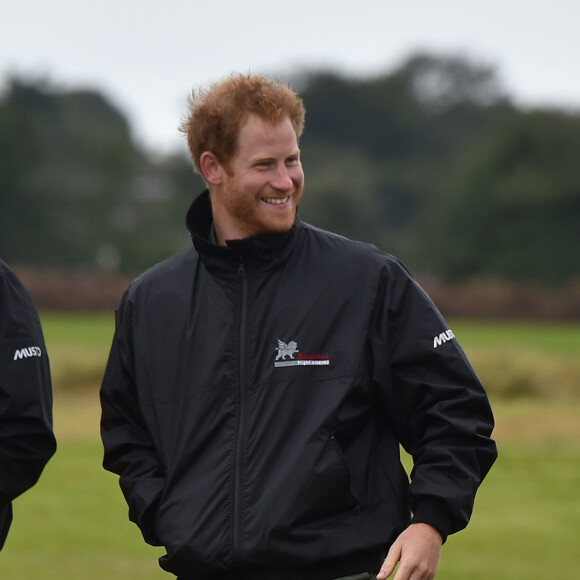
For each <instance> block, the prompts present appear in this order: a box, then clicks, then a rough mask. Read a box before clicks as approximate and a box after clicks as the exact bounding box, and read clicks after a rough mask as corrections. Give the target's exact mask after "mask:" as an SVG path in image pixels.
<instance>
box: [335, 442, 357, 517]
mask: <svg viewBox="0 0 580 580" xmlns="http://www.w3.org/2000/svg"><path fill="white" fill-rule="evenodd" d="M329 444H330V448H331V449H332V450H333V453H334V454H335V455H336V458H337V460H338V464H339V466H340V469H341V470H342V471H343V473H344V477H345V482H346V488H347V490H348V496H349V499H350V501H351V503H352V508H353V510H354V511H355V512H356V513H360V510H361V502H360V496H359V494H358V493H357V491H356V490H355V489H354V487H353V485H352V476H351V471H350V467H349V465H348V462H347V460H346V457H345V455H344V453H343V451H342V448H341V447H340V444H339V443H338V441H337V440H336V437H335V436H334V434H332V435H331V436H330V441H329Z"/></svg>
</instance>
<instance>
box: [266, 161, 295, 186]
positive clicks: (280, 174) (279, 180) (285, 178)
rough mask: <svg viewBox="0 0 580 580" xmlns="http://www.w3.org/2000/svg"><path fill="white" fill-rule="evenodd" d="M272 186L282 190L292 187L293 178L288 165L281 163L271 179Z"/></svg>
mask: <svg viewBox="0 0 580 580" xmlns="http://www.w3.org/2000/svg"><path fill="white" fill-rule="evenodd" d="M271 184H272V187H273V188H275V189H279V190H280V191H288V190H289V189H292V185H293V182H292V178H291V177H290V172H289V171H288V168H287V167H286V165H280V166H279V167H278V168H277V169H276V172H275V174H274V175H273V176H272V180H271Z"/></svg>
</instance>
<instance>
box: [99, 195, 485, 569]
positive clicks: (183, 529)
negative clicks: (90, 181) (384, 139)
mask: <svg viewBox="0 0 580 580" xmlns="http://www.w3.org/2000/svg"><path fill="white" fill-rule="evenodd" d="M211 223H212V222H211V209H210V204H209V199H208V197H207V193H205V194H203V195H202V196H201V197H200V198H198V199H197V200H196V201H195V202H194V203H193V205H192V208H191V209H190V211H189V214H188V226H189V228H190V231H191V232H192V237H193V242H194V246H195V249H194V248H191V249H188V250H186V251H184V252H182V253H180V254H178V255H177V256H174V257H172V258H170V259H169V260H166V261H165V262H162V263H161V264H158V265H157V266H155V267H153V268H152V269H151V270H149V271H148V272H146V273H145V274H143V275H142V276H141V277H139V278H138V279H137V280H136V281H135V282H134V283H133V284H132V285H131V286H130V288H129V289H128V290H127V292H126V293H125V295H124V296H123V298H122V300H121V303H120V305H119V308H118V312H117V330H116V335H115V338H114V342H113V346H112V350H111V354H110V359H109V363H108V367H107V371H106V374H105V378H104V382H103V385H102V390H101V398H102V407H103V415H102V437H103V442H104V447H105V459H104V465H105V468H106V469H108V470H110V471H113V472H115V473H118V474H119V475H120V476H121V478H120V483H121V487H122V490H123V492H124V494H125V497H126V499H127V502H128V504H129V513H130V518H131V519H132V520H133V521H134V522H136V523H137V524H138V525H139V527H140V528H141V531H142V533H143V535H144V537H145V539H146V540H147V541H148V542H150V543H152V544H157V545H163V546H164V547H165V548H166V550H167V555H165V556H163V557H162V558H161V566H162V567H163V568H164V569H165V570H168V571H171V572H173V573H175V574H176V575H178V576H179V577H180V578H187V579H196V580H202V579H206V578H208V579H209V578H212V579H214V580H222V579H224V580H225V579H234V578H235V579H237V580H240V579H245V578H247V579H252V580H259V579H268V580H276V579H290V578H293V579H300V580H305V579H310V578H312V579H315V578H316V579H317V580H321V579H324V578H333V577H337V576H342V575H346V574H353V573H357V572H361V571H363V570H378V568H379V567H380V564H381V562H382V559H383V558H384V556H385V553H386V550H387V548H388V546H389V544H390V543H391V542H392V541H393V539H394V538H395V537H396V535H398V534H399V533H400V532H401V531H402V530H403V529H404V528H405V527H406V526H407V525H408V524H409V522H410V520H411V512H413V513H414V518H415V521H424V522H428V523H431V524H432V525H434V526H435V527H436V528H437V529H439V530H440V532H441V534H442V535H443V536H444V537H446V536H447V534H449V533H452V532H455V531H457V530H459V529H460V528H463V527H464V526H465V525H466V524H467V521H468V519H469V517H470V514H471V510H472V506H473V500H474V495H475V491H476V489H477V487H478V485H479V483H480V482H481V480H482V478H483V477H484V475H485V474H486V472H487V471H488V469H489V468H490V466H491V464H492V463H493V461H494V459H495V457H496V449H495V444H494V443H493V441H492V440H491V439H490V438H489V436H490V433H491V431H492V426H493V417H492V413H491V410H490V407H489V404H488V400H487V397H486V394H485V392H484V389H483V387H482V386H481V384H480V382H479V380H478V379H477V377H476V375H475V374H474V372H473V370H472V368H471V367H470V365H469V363H468V362H467V360H466V358H465V355H464V353H463V351H462V350H461V348H460V347H459V346H458V344H457V342H456V340H455V339H454V338H453V334H452V333H451V331H450V330H449V329H448V327H447V325H446V324H445V322H444V321H443V319H442V317H441V316H440V314H439V313H438V311H437V310H436V308H435V307H434V306H433V304H432V303H431V301H430V300H429V299H428V298H427V296H426V295H425V294H424V292H423V291H422V290H421V289H420V288H419V286H418V285H417V284H416V283H415V282H414V281H413V279H412V278H411V276H410V275H409V274H408V273H407V271H406V270H405V269H404V268H403V267H402V266H401V265H400V263H399V262H398V261H397V260H395V259H394V258H393V257H391V256H389V255H386V254H384V253H382V252H380V251H379V250H377V249H376V248H374V247H371V246H369V245H366V244H362V243H357V242H352V241H349V240H347V239H345V238H343V237H340V236H337V235H334V234H330V233H327V232H324V231H321V230H318V229H316V228H314V227H312V226H309V225H307V224H305V223H303V222H301V221H300V220H299V219H298V220H297V221H296V224H295V225H294V227H293V228H292V230H290V231H289V232H287V233H284V234H266V235H261V236H257V237H254V238H249V239H246V240H241V241H234V242H230V243H229V244H228V246H229V247H227V248H226V247H220V246H216V245H213V244H211V243H210V242H209V241H208V239H207V238H208V236H207V233H208V232H209V231H210V227H211ZM399 442H400V443H401V444H402V445H403V446H404V447H405V449H407V450H408V451H409V452H410V453H411V454H412V455H413V457H414V462H415V467H414V471H413V475H412V484H411V485H410V487H409V482H408V478H407V476H406V474H405V472H404V470H403V468H402V466H401V464H400V460H399Z"/></svg>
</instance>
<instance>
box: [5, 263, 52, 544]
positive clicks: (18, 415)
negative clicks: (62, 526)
mask: <svg viewBox="0 0 580 580" xmlns="http://www.w3.org/2000/svg"><path fill="white" fill-rule="evenodd" d="M55 450H56V440H55V437H54V433H53V430H52V384H51V379H50V368H49V362H48V355H47V352H46V346H45V344H44V336H43V334H42V328H41V325H40V320H39V318H38V313H37V311H36V308H35V307H34V304H33V302H32V299H31V298H30V295H29V294H28V292H27V290H26V288H25V287H24V285H23V284H22V282H21V281H20V279H19V278H18V277H17V276H16V274H15V273H14V272H13V271H12V270H11V269H10V268H9V267H8V266H7V265H6V264H5V263H4V262H3V261H2V260H0V549H2V547H3V545H4V542H5V541H6V536H7V535H8V529H9V528H10V524H11V522H12V500H14V499H15V498H16V497H18V496H19V495H21V494H22V493H24V492H25V491H26V490H27V489H29V488H30V487H32V486H33V485H34V484H35V483H36V482H37V481H38V478H39V477H40V474H41V473H42V470H43V469H44V466H45V465H46V463H47V462H48V460H49V459H50V458H51V457H52V455H53V454H54V452H55Z"/></svg>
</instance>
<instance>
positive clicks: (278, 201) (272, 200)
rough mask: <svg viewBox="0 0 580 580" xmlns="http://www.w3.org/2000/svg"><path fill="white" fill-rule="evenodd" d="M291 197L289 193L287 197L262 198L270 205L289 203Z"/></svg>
mask: <svg viewBox="0 0 580 580" xmlns="http://www.w3.org/2000/svg"><path fill="white" fill-rule="evenodd" d="M289 199H290V196H289V195H287V196H286V197H264V198H262V201H263V202H264V203H268V204H270V205H283V204H285V203H287V202H288V200H289Z"/></svg>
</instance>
